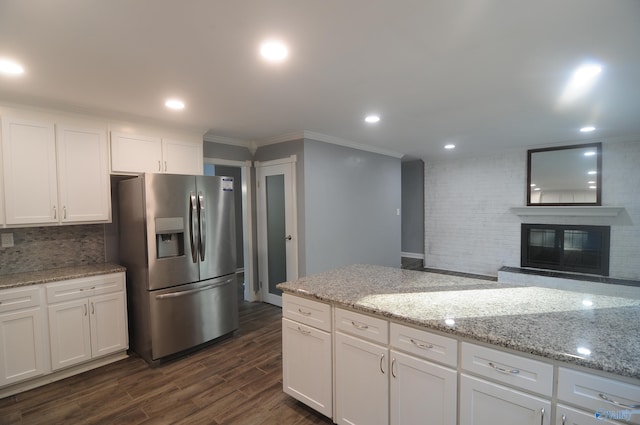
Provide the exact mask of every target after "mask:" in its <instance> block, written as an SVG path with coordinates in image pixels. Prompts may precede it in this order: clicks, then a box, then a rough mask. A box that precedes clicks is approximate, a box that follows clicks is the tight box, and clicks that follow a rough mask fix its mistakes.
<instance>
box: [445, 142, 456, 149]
mask: <svg viewBox="0 0 640 425" xmlns="http://www.w3.org/2000/svg"><path fill="white" fill-rule="evenodd" d="M455 147H456V145H454V144H453V143H449V144H448V145H444V148H445V149H454V148H455Z"/></svg>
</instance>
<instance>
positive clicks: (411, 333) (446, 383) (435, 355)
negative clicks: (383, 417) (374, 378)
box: [390, 323, 457, 425]
mask: <svg viewBox="0 0 640 425" xmlns="http://www.w3.org/2000/svg"><path fill="white" fill-rule="evenodd" d="M390 334H391V336H390V339H391V347H392V350H391V377H390V378H391V380H390V390H391V397H390V419H391V421H390V422H391V425H404V424H422V423H429V424H432V425H455V424H456V418H457V414H456V406H457V403H456V399H457V371H456V370H455V369H452V368H450V367H445V366H441V365H437V364H435V363H432V362H430V361H427V359H437V360H438V361H441V362H443V363H445V364H446V365H448V366H451V367H454V368H455V367H456V363H457V341H456V340H454V339H451V338H446V337H443V336H439V335H434V334H431V333H429V332H425V331H422V330H419V329H414V328H410V327H407V326H403V325H399V324H396V323H391V329H390ZM398 349H401V350H405V351H407V352H409V353H411V354H412V355H408V354H404V353H401V352H399V351H398Z"/></svg>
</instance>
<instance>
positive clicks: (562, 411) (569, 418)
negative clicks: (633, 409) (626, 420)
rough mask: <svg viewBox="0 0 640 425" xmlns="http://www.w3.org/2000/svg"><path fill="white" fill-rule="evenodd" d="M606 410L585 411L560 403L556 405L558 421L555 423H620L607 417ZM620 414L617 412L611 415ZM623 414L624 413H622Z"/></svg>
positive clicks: (588, 424) (557, 424)
mask: <svg viewBox="0 0 640 425" xmlns="http://www.w3.org/2000/svg"><path fill="white" fill-rule="evenodd" d="M607 414H608V413H607V412H606V411H596V412H593V413H587V412H583V411H580V410H577V409H573V408H571V407H568V406H563V405H562V404H558V406H557V407H556V421H555V422H554V425H598V424H620V423H622V422H613V421H610V420H609V419H607ZM614 414H618V412H615V413H613V412H612V414H611V415H610V416H609V417H611V416H613V415H614ZM620 415H622V413H620Z"/></svg>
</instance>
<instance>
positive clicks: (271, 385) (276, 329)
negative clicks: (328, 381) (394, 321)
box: [0, 303, 332, 425]
mask: <svg viewBox="0 0 640 425" xmlns="http://www.w3.org/2000/svg"><path fill="white" fill-rule="evenodd" d="M281 314H282V311H281V309H280V308H278V307H274V306H271V305H269V304H263V303H243V304H241V305H240V329H239V330H238V331H237V332H236V333H235V334H234V336H233V337H231V338H229V339H226V340H224V341H222V342H220V343H218V344H215V345H211V346H208V347H205V348H203V349H201V350H199V351H196V352H195V353H192V354H190V355H188V356H186V357H183V358H181V359H178V360H174V361H171V362H168V363H166V364H164V365H161V366H159V367H157V368H151V367H149V366H148V365H147V364H146V363H145V362H144V361H143V360H142V359H140V358H139V357H130V358H128V359H126V360H122V361H119V362H117V363H113V364H111V365H108V366H105V367H102V368H99V369H95V370H92V371H89V372H85V373H82V374H80V375H76V376H73V377H71V378H67V379H65V380H62V381H58V382H54V383H51V384H48V385H46V386H43V387H40V388H36V389H34V390H30V391H26V392H24V393H21V394H17V395H15V396H12V397H7V398H5V399H2V400H0V424H2V425H8V424H23V425H24V424H34V425H37V424H46V425H53V424H65V425H66V424H73V425H75V424H118V425H127V424H145V425H147V424H184V425H198V424H211V425H221V424H247V425H248V424H260V425H268V424H274V425H275V424H278V425H280V424H295V425H304V424H330V423H332V422H331V420H330V419H328V418H326V417H324V416H322V415H320V414H319V413H316V412H315V411H314V410H312V409H310V408H308V407H306V406H305V405H303V404H302V403H299V402H297V401H296V400H294V399H293V398H291V397H289V396H287V395H286V394H284V393H283V392H282V349H281V347H282V345H281V324H280V318H281Z"/></svg>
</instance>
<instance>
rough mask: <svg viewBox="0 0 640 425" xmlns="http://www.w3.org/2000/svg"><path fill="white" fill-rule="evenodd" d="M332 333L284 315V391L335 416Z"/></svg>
mask: <svg viewBox="0 0 640 425" xmlns="http://www.w3.org/2000/svg"><path fill="white" fill-rule="evenodd" d="M331 370H332V368H331V334H330V333H329V332H325V331H322V330H319V329H315V328H312V327H310V326H307V325H304V324H302V323H299V322H294V321H293V320H289V319H287V318H283V319H282V383H283V389H284V392H285V393H287V394H289V395H290V396H292V397H294V398H295V399H297V400H300V401H302V402H303V403H304V404H306V405H307V406H309V407H312V408H313V409H315V410H317V411H318V412H320V413H322V414H323V415H325V416H328V417H331V416H332V413H333V412H332V406H333V403H332V399H333V389H332V385H333V380H332V379H331V375H332V372H331Z"/></svg>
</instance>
